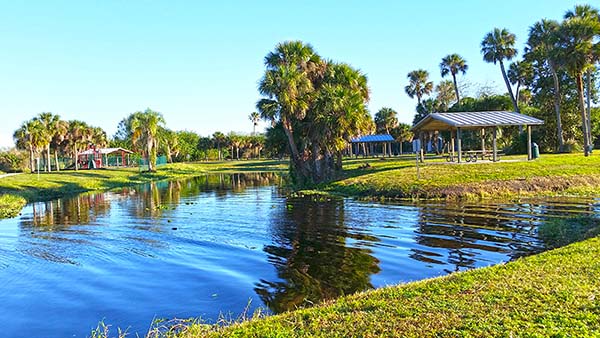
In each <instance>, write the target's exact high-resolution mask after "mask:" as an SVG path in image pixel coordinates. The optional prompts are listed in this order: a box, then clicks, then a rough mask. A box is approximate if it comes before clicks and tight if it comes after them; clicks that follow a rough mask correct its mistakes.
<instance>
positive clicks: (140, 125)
mask: <svg viewBox="0 0 600 338" xmlns="http://www.w3.org/2000/svg"><path fill="white" fill-rule="evenodd" d="M248 118H249V120H250V121H251V123H252V125H253V132H252V134H250V135H244V134H239V133H235V132H230V133H228V134H224V133H222V132H219V131H217V132H215V133H214V134H213V135H211V136H206V137H203V136H200V135H199V134H197V133H195V132H193V131H188V130H183V131H173V130H171V129H169V128H167V127H166V121H165V118H164V116H163V114H161V113H159V112H156V111H153V110H152V109H146V110H144V111H137V112H135V113H132V114H130V115H129V116H128V117H126V118H124V119H123V120H122V121H121V122H120V123H119V125H118V129H117V133H116V134H115V135H114V136H113V137H110V138H109V137H107V134H106V132H105V131H104V130H103V129H102V128H100V127H94V126H90V125H88V124H87V123H85V122H83V121H79V120H70V121H66V120H62V119H61V118H60V116H59V115H56V114H53V113H48V112H44V113H40V114H39V115H37V116H35V117H34V118H32V119H30V120H27V121H25V122H23V124H22V125H21V126H20V127H19V129H17V130H16V131H15V132H14V134H13V138H14V140H15V144H16V148H17V149H18V150H20V151H22V152H18V151H16V152H15V151H7V152H2V153H1V154H0V170H3V171H19V170H30V171H31V172H33V171H36V170H38V169H40V170H44V171H48V172H51V171H60V170H61V169H65V168H69V169H75V170H78V169H79V163H78V162H79V161H78V156H79V154H80V153H81V152H82V151H85V150H87V149H89V148H104V147H121V148H125V149H130V150H133V151H135V152H136V153H137V154H138V156H134V159H136V158H137V157H142V158H144V159H146V162H147V163H148V169H149V170H150V171H154V170H156V158H157V157H158V156H165V157H166V158H167V161H168V162H170V163H172V162H183V161H201V160H224V159H250V158H260V157H262V156H273V155H272V152H270V151H269V149H265V136H264V135H263V134H259V133H256V125H257V124H258V122H259V120H260V116H259V115H258V113H256V112H254V113H252V114H250V116H249V117H248ZM36 159H40V161H39V163H41V167H40V168H36V164H39V163H36V161H35V160H36ZM65 159H67V161H65Z"/></svg>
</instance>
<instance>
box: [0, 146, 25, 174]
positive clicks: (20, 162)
mask: <svg viewBox="0 0 600 338" xmlns="http://www.w3.org/2000/svg"><path fill="white" fill-rule="evenodd" d="M28 160H29V158H28V156H27V153H25V152H21V151H18V150H15V149H12V150H7V151H1V152H0V171H4V172H9V173H14V172H22V171H27V168H28V167H27V161H28Z"/></svg>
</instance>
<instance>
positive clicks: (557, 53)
mask: <svg viewBox="0 0 600 338" xmlns="http://www.w3.org/2000/svg"><path fill="white" fill-rule="evenodd" d="M599 40H600V15H599V12H598V9H596V8H594V7H592V6H590V5H578V6H576V7H575V8H574V9H573V10H569V11H567V12H566V13H565V15H564V17H563V20H562V21H560V22H559V21H556V20H549V19H542V20H540V21H538V22H535V23H534V24H533V25H532V26H531V27H530V28H529V35H528V37H527V42H526V46H525V49H524V51H523V56H522V58H521V59H519V60H517V55H518V51H517V49H515V41H516V36H515V34H513V33H511V32H509V31H508V30H507V29H505V28H494V29H493V30H492V31H491V32H489V33H487V34H486V35H485V36H484V37H483V39H482V41H481V44H480V48H481V54H482V57H483V60H484V61H486V62H489V63H493V64H497V65H498V66H499V68H500V73H501V75H502V79H503V81H504V83H505V85H506V89H507V92H506V94H503V95H495V94H492V93H489V92H483V93H480V95H478V96H477V97H474V98H473V97H465V98H461V97H460V96H461V95H460V92H461V89H460V88H459V84H458V81H457V76H460V75H465V74H466V72H467V70H468V64H467V61H466V60H465V59H464V58H462V57H461V56H460V55H459V54H450V55H447V56H445V57H444V58H442V60H441V63H440V65H439V66H440V74H441V76H442V78H444V77H447V76H450V77H451V78H452V80H451V81H450V80H444V81H441V82H440V83H439V84H437V85H436V86H434V84H433V82H432V81H430V80H429V73H428V72H427V71H426V70H423V69H418V70H414V71H411V72H410V73H408V75H407V78H408V84H407V85H406V87H405V92H406V94H407V95H408V96H409V97H411V98H416V99H417V107H416V111H417V113H416V115H415V118H414V122H418V121H419V120H421V119H422V118H424V117H425V116H427V115H428V114H430V113H433V112H452V111H478V110H513V111H516V112H522V113H524V114H527V115H531V116H534V117H538V118H541V119H543V120H544V121H545V127H544V128H538V129H537V130H536V131H535V138H536V140H538V142H539V143H540V146H541V147H542V149H543V150H545V151H555V152H568V151H576V150H583V152H584V154H585V155H586V156H588V155H589V154H590V153H591V150H592V149H593V147H594V144H595V145H596V146H600V133H599V131H600V125H598V123H599V122H600V110H599V109H598V108H594V107H591V102H592V101H593V102H597V91H598V86H597V82H596V79H597V78H598V70H597V68H596V65H597V63H598V61H599V60H600V42H599ZM510 61H513V62H512V63H510V64H508V67H507V64H506V63H508V62H510ZM452 93H453V94H452ZM432 94H435V96H434V97H430V98H427V99H425V97H428V96H431V95H432ZM503 138H504V139H505V142H507V143H508V144H512V145H513V146H514V145H515V143H519V142H520V139H521V135H520V134H519V132H518V131H517V130H516V129H509V130H508V132H507V133H506V134H505V135H504V136H503Z"/></svg>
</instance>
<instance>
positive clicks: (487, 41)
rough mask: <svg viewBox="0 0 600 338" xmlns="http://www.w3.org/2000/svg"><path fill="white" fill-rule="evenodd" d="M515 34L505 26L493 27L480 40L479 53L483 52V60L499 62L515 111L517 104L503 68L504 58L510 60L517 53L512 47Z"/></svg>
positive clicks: (517, 108) (517, 107)
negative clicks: (501, 27)
mask: <svg viewBox="0 0 600 338" xmlns="http://www.w3.org/2000/svg"><path fill="white" fill-rule="evenodd" d="M515 40H516V36H515V35H514V34H512V33H510V32H509V31H508V30H507V29H506V28H503V29H499V28H494V30H493V31H491V32H489V33H487V34H486V35H485V37H484V38H483V41H481V53H482V54H483V60H484V61H485V62H490V63H493V64H496V63H499V64H500V71H501V72H502V77H503V78H504V83H505V84H506V89H508V94H509V95H510V99H511V100H512V103H513V106H514V108H515V111H517V112H518V111H519V105H518V104H517V100H516V99H515V95H514V94H513V91H512V87H511V86H510V82H509V80H508V76H507V75H506V70H505V69H504V60H507V61H508V60H511V59H512V58H513V57H515V55H517V50H516V49H515V48H514V45H515Z"/></svg>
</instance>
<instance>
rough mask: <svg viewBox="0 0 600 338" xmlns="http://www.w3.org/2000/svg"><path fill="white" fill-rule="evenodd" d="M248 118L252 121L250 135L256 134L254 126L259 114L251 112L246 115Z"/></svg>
mask: <svg viewBox="0 0 600 338" xmlns="http://www.w3.org/2000/svg"><path fill="white" fill-rule="evenodd" d="M248 119H249V120H250V121H252V135H256V126H257V125H258V121H260V114H259V113H257V112H252V113H250V115H249V116H248Z"/></svg>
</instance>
